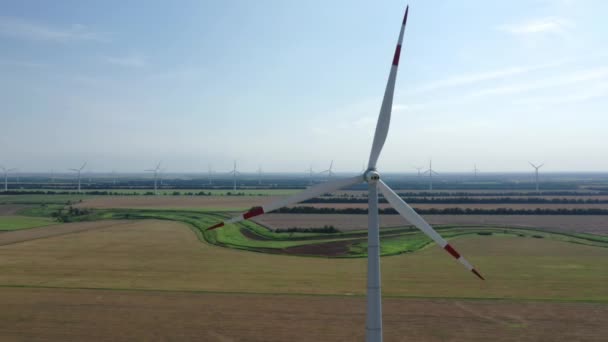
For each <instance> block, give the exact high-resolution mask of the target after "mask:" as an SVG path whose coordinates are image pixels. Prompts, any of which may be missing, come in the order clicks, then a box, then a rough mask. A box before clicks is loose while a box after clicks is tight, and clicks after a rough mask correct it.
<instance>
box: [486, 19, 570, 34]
mask: <svg viewBox="0 0 608 342" xmlns="http://www.w3.org/2000/svg"><path fill="white" fill-rule="evenodd" d="M572 27H574V24H573V23H572V22H571V21H569V20H567V19H564V18H559V17H547V18H539V19H533V20H529V21H526V22H522V23H518V24H510V25H502V26H499V27H498V29H499V30H501V31H504V32H508V33H511V34H514V35H538V34H546V33H557V34H563V33H566V32H567V31H568V30H569V29H571V28H572Z"/></svg>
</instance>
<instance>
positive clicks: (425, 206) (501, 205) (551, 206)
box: [294, 203, 608, 209]
mask: <svg viewBox="0 0 608 342" xmlns="http://www.w3.org/2000/svg"><path fill="white" fill-rule="evenodd" d="M410 205H411V206H412V207H413V208H414V209H446V208H461V209H497V208H509V209H536V208H539V209H589V208H596V209H608V203H410ZM294 206H298V207H299V206H306V207H315V208H336V209H345V208H363V209H367V203H300V204H297V205H294ZM378 207H379V208H383V209H384V208H390V207H391V206H390V204H388V203H379V204H378Z"/></svg>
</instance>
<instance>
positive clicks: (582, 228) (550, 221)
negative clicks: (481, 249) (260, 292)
mask: <svg viewBox="0 0 608 342" xmlns="http://www.w3.org/2000/svg"><path fill="white" fill-rule="evenodd" d="M422 216H423V217H424V218H425V219H426V220H427V221H428V222H429V223H430V224H440V225H493V226H509V227H528V228H537V229H546V230H551V231H557V232H564V233H592V234H601V235H608V216H604V215H422ZM254 221H256V222H258V223H260V224H262V225H264V226H266V227H269V228H273V229H276V228H291V227H301V228H311V227H313V228H314V227H322V226H323V225H326V224H327V225H332V226H334V227H335V228H337V229H340V230H343V231H348V230H360V229H366V228H367V215H345V214H274V213H270V214H266V215H263V216H260V217H256V218H254ZM380 224H381V226H383V227H399V226H407V225H409V223H408V222H407V221H406V220H405V219H404V218H402V217H401V216H399V215H380Z"/></svg>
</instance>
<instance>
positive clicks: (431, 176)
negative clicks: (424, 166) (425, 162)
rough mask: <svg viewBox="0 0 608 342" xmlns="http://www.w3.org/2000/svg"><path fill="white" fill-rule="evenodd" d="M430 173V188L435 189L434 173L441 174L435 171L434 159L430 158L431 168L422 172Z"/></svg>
mask: <svg viewBox="0 0 608 342" xmlns="http://www.w3.org/2000/svg"><path fill="white" fill-rule="evenodd" d="M426 173H428V174H429V190H430V191H432V190H433V174H435V175H439V174H438V173H437V172H435V171H433V160H432V159H431V160H429V169H428V170H426V171H424V172H423V173H422V174H426Z"/></svg>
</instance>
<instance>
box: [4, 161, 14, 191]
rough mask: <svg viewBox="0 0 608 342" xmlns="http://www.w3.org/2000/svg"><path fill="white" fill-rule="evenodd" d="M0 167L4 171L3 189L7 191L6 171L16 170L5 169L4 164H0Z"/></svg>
mask: <svg viewBox="0 0 608 342" xmlns="http://www.w3.org/2000/svg"><path fill="white" fill-rule="evenodd" d="M0 169H2V172H4V191H5V192H6V191H8V173H9V172H13V171H16V170H17V169H16V168H13V169H7V168H5V167H4V166H0Z"/></svg>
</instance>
